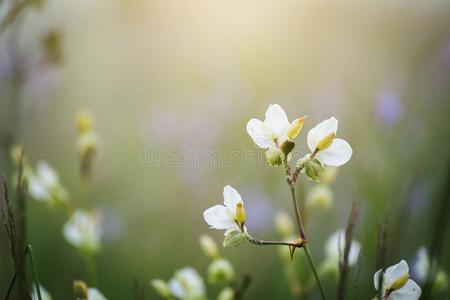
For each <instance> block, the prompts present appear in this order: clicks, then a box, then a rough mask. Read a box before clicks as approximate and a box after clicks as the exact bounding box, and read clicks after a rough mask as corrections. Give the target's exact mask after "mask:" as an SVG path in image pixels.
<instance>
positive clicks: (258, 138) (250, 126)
mask: <svg viewBox="0 0 450 300" xmlns="http://www.w3.org/2000/svg"><path fill="white" fill-rule="evenodd" d="M247 133H248V135H249V136H250V137H251V138H252V140H253V142H254V143H255V145H256V146H258V147H259V148H262V149H267V148H269V147H274V146H275V143H274V142H273V140H272V134H271V133H270V132H269V130H268V129H267V127H266V125H265V124H264V123H263V122H262V121H260V120H258V119H251V120H250V121H248V123H247Z"/></svg>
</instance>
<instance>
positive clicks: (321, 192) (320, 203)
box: [306, 184, 333, 209]
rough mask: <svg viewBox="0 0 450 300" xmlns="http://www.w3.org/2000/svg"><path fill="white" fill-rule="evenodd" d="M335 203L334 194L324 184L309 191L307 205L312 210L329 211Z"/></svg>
mask: <svg viewBox="0 0 450 300" xmlns="http://www.w3.org/2000/svg"><path fill="white" fill-rule="evenodd" d="M332 203H333V192H332V191H331V189H330V188H329V187H328V186H327V185H324V184H318V185H316V186H314V187H313V188H312V189H310V190H309V192H308V194H307V196H306V205H307V206H308V207H310V208H319V209H328V208H330V207H331V205H332Z"/></svg>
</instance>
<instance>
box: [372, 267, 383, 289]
mask: <svg viewBox="0 0 450 300" xmlns="http://www.w3.org/2000/svg"><path fill="white" fill-rule="evenodd" d="M381 272H383V270H382V269H379V270H378V271H377V272H376V273H375V274H374V275H373V285H374V286H375V290H377V291H378V286H379V283H380V276H381Z"/></svg>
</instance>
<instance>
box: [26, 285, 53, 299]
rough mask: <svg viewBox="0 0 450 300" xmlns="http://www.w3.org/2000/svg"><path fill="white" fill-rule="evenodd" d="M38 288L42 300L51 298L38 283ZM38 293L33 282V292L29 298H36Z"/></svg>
mask: <svg viewBox="0 0 450 300" xmlns="http://www.w3.org/2000/svg"><path fill="white" fill-rule="evenodd" d="M39 290H40V291H41V297H42V300H52V296H50V294H49V293H48V292H47V291H46V290H45V289H44V287H43V286H42V285H39ZM38 299H39V298H38V294H37V291H36V286H35V285H34V284H33V292H32V293H31V300H38Z"/></svg>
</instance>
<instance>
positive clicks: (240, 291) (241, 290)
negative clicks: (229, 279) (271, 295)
mask: <svg viewBox="0 0 450 300" xmlns="http://www.w3.org/2000/svg"><path fill="white" fill-rule="evenodd" d="M251 281H252V278H251V276H250V275H248V274H246V275H244V278H243V279H242V283H241V285H240V286H239V287H237V288H236V289H235V290H234V300H242V299H243V298H244V294H245V292H246V291H247V289H248V287H249V286H250V283H251Z"/></svg>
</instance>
